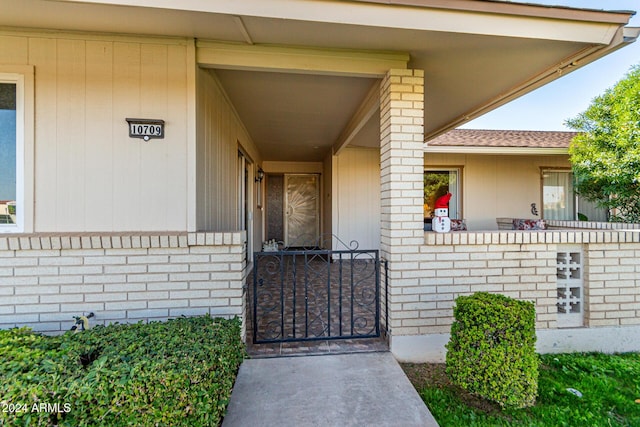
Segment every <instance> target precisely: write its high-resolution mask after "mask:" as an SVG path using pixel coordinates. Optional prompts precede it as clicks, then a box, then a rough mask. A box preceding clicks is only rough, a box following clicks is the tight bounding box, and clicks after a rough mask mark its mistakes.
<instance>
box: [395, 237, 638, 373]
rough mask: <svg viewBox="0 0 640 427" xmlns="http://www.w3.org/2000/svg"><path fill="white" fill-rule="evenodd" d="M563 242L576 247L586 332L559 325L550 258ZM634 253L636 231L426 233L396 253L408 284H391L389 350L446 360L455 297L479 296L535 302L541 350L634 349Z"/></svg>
mask: <svg viewBox="0 0 640 427" xmlns="http://www.w3.org/2000/svg"><path fill="white" fill-rule="evenodd" d="M566 245H578V246H579V247H581V248H582V254H583V261H582V264H583V278H584V285H583V286H584V288H583V292H584V300H583V301H584V305H583V307H584V309H583V312H584V327H585V328H589V330H590V331H593V332H592V334H591V335H589V334H585V332H584V328H577V329H576V328H567V329H565V328H561V326H562V325H561V323H560V322H559V321H558V316H559V315H558V312H557V308H556V301H557V289H556V286H557V276H556V256H557V252H558V250H559V249H562V248H563V247H565V246H566ZM639 256H640V233H638V232H637V231H612V230H608V231H600V230H598V231H594V230H590V231H553V232H551V231H547V232H523V231H510V232H487V233H472V232H469V233H448V234H436V233H426V234H425V244H424V245H422V246H421V247H420V248H419V251H418V252H415V253H411V252H407V253H406V254H404V255H403V256H402V266H403V271H402V272H401V273H400V277H401V278H403V279H405V278H406V279H411V281H412V283H413V284H412V285H411V286H410V285H408V284H407V283H406V282H404V281H403V286H402V287H401V288H398V287H395V286H392V287H391V293H392V295H391V297H390V299H391V307H390V309H391V311H392V312H394V313H399V314H400V313H401V314H400V315H396V316H394V317H393V318H392V319H391V325H390V326H391V329H392V341H391V350H392V351H393V352H394V354H395V355H396V357H398V358H399V359H401V360H406V361H425V360H440V361H442V360H444V355H445V349H444V345H445V344H446V342H447V341H448V337H449V331H450V327H451V323H452V322H453V310H452V307H453V305H454V300H455V298H457V297H458V296H460V295H470V294H472V293H474V292H479V291H487V292H497V293H501V294H504V295H508V296H511V297H514V298H519V299H524V300H530V301H533V302H534V303H535V306H536V316H537V318H536V327H537V329H538V335H539V342H538V349H539V351H543V352H560V351H610V352H611V351H630V350H639V349H640V346H638V342H639V341H638V340H635V339H634V338H633V337H636V336H639V335H640V327H639V326H638V325H640V257H639ZM602 328H607V329H602ZM574 336H579V337H587V338H588V337H589V336H591V337H592V339H591V340H589V339H575V338H573V337H574ZM593 337H599V339H593Z"/></svg>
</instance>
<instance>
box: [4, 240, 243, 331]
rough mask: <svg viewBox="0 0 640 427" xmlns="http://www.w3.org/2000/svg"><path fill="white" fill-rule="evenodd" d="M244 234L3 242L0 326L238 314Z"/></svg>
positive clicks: (51, 327)
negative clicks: (87, 318) (80, 318)
mask: <svg viewBox="0 0 640 427" xmlns="http://www.w3.org/2000/svg"><path fill="white" fill-rule="evenodd" d="M244 242H245V235H244V233H243V232H235V233H173V234H154V235H121V234H118V235H115V234H112V235H82V236H78V235H33V236H20V237H0V328H3V329H4V328H10V327H14V326H22V325H26V326H30V327H32V328H33V329H34V330H37V331H43V332H59V331H64V330H67V329H69V328H70V327H71V326H72V325H73V319H72V317H73V316H74V315H79V314H82V313H85V314H87V313H89V312H94V313H95V315H96V317H95V318H94V319H91V322H92V323H93V324H106V323H111V322H120V323H126V322H137V321H139V320H144V321H147V320H165V319H167V318H170V317H176V316H181V315H188V316H189V315H199V314H205V313H209V314H211V315H213V316H224V317H232V316H236V315H237V316H242V315H243V311H244V298H243V287H242V283H243V272H244V270H245V263H244V261H243V259H244V256H243V250H244Z"/></svg>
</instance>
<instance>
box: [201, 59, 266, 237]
mask: <svg viewBox="0 0 640 427" xmlns="http://www.w3.org/2000/svg"><path fill="white" fill-rule="evenodd" d="M196 99H197V101H196V102H197V104H196V110H197V113H196V114H197V123H198V125H197V136H196V138H197V149H196V151H197V153H196V158H197V160H196V161H197V165H196V170H197V178H196V179H197V189H196V192H197V195H196V198H197V227H198V230H207V231H223V230H236V229H237V227H238V224H237V220H238V216H237V206H238V189H237V159H238V150H239V149H242V151H243V152H244V153H245V155H246V156H247V158H248V160H249V161H250V162H253V163H254V165H255V164H256V163H258V164H259V161H260V159H259V158H258V151H257V149H256V147H255V144H253V142H252V141H251V139H250V137H249V135H248V133H247V131H246V130H245V128H244V126H243V125H242V122H241V121H240V119H239V118H238V116H237V114H236V112H235V110H234V108H233V106H232V105H231V103H230V102H229V100H228V99H227V97H226V96H225V93H224V91H223V89H222V88H221V87H220V84H219V82H218V79H217V78H216V77H215V74H213V73H212V72H211V71H207V70H203V69H199V70H198V72H197V95H196ZM255 169H256V168H254V170H255ZM247 184H248V185H251V186H252V188H254V187H253V184H254V181H253V179H252V177H249V182H248V183H247ZM254 202H255V197H254ZM250 210H251V213H252V214H253V212H254V211H256V207H255V203H254V206H251V207H250ZM253 216H254V221H255V222H254V223H255V228H254V231H255V233H256V235H255V236H254V238H256V240H259V239H258V237H259V236H258V235H260V236H261V228H262V225H261V224H262V218H261V215H257V216H256V215H253ZM256 248H257V246H256Z"/></svg>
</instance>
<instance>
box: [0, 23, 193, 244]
mask: <svg viewBox="0 0 640 427" xmlns="http://www.w3.org/2000/svg"><path fill="white" fill-rule="evenodd" d="M0 63H12V64H28V65H33V66H34V67H35V76H36V82H35V87H36V93H35V100H36V101H35V102H36V103H35V105H36V113H35V114H36V125H35V133H36V141H35V147H36V149H35V163H36V175H35V200H36V204H35V225H34V230H35V231H36V232H48V231H69V232H73V231H76V232H84V231H133V230H136V231H151V230H186V227H187V223H186V222H187V219H186V218H187V198H186V194H187V163H186V154H187V122H188V121H187V74H188V68H189V65H188V64H187V42H186V41H181V40H163V39H143V38H125V37H114V38H110V37H107V36H95V35H93V36H87V37H83V36H81V35H78V34H74V35H63V34H41V35H39V34H36V33H29V34H26V33H25V34H23V33H16V34H15V35H11V34H8V33H6V32H5V33H2V34H0ZM127 117H135V118H157V119H163V120H165V121H166V128H165V139H162V140H152V141H151V142H143V141H142V140H140V139H131V138H129V136H128V127H127V123H126V121H125V118H127Z"/></svg>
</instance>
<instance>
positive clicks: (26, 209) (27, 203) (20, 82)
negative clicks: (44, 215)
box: [0, 65, 34, 233]
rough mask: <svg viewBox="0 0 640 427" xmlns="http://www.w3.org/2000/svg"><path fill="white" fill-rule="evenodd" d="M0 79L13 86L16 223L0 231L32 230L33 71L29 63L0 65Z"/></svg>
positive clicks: (2, 227)
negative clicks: (14, 99)
mask: <svg viewBox="0 0 640 427" xmlns="http://www.w3.org/2000/svg"><path fill="white" fill-rule="evenodd" d="M0 82H2V83H13V84H15V85H16V206H17V207H18V209H17V214H16V216H17V218H16V220H17V224H2V225H0V233H31V232H33V193H34V192H33V185H34V166H33V164H34V122H33V118H34V72H33V66H29V65H0Z"/></svg>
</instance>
